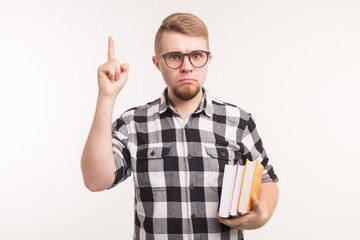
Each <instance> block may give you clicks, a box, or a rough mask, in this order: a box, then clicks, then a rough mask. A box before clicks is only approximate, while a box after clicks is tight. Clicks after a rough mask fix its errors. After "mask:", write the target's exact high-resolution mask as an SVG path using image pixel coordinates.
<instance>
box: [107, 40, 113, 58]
mask: <svg viewBox="0 0 360 240" xmlns="http://www.w3.org/2000/svg"><path fill="white" fill-rule="evenodd" d="M114 58H115V49H114V40H113V39H112V37H109V49H108V60H111V59H114Z"/></svg>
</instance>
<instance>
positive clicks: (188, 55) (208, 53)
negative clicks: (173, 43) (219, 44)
mask: <svg viewBox="0 0 360 240" xmlns="http://www.w3.org/2000/svg"><path fill="white" fill-rule="evenodd" d="M194 52H204V53H205V54H206V62H205V63H204V65H202V66H201V67H197V66H195V65H194V64H193V63H192V62H191V59H190V55H191V54H193V53H194ZM170 53H180V54H181V55H182V61H181V64H180V66H178V67H177V68H172V67H170V66H169V65H168V64H167V62H166V56H167V55H168V54H170ZM210 55H211V52H209V51H205V50H194V51H191V52H189V53H182V52H179V51H171V52H168V53H165V54H163V55H161V56H160V58H161V57H162V58H163V59H164V62H165V64H166V66H167V67H168V68H170V69H178V68H180V67H181V66H182V65H183V63H184V59H185V56H187V57H188V58H189V62H190V63H191V65H193V66H194V67H195V68H202V67H204V66H205V65H206V64H207V62H208V61H209V56H210Z"/></svg>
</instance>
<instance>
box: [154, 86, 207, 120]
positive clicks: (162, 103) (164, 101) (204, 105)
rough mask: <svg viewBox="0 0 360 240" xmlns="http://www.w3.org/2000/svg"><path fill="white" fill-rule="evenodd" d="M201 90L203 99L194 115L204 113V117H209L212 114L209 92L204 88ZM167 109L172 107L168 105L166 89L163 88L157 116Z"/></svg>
mask: <svg viewBox="0 0 360 240" xmlns="http://www.w3.org/2000/svg"><path fill="white" fill-rule="evenodd" d="M202 90H203V93H204V97H203V99H202V100H201V102H200V105H199V107H198V108H197V109H196V110H195V112H194V113H199V112H202V111H204V113H205V114H206V116H208V117H211V116H212V113H213V108H212V99H211V96H210V94H209V92H208V91H207V90H206V89H205V88H202ZM168 108H172V106H171V105H170V101H169V99H168V98H167V88H165V89H164V91H163V92H162V94H161V97H160V105H159V114H162V113H164V112H165V111H166V110H167V109H168Z"/></svg>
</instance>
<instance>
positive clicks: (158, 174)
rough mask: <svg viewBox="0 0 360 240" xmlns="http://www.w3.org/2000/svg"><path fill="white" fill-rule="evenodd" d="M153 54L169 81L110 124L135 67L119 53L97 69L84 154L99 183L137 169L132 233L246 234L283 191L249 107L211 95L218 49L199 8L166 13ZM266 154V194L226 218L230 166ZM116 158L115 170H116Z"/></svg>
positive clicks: (89, 178) (87, 177)
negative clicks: (223, 196) (210, 73)
mask: <svg viewBox="0 0 360 240" xmlns="http://www.w3.org/2000/svg"><path fill="white" fill-rule="evenodd" d="M155 54H156V55H155V56H154V57H153V62H154V64H155V66H156V67H157V68H158V69H159V71H160V72H161V74H162V76H163V79H164V81H165V83H166V85H167V88H166V89H165V90H164V91H163V93H162V95H161V97H160V98H159V99H157V100H155V101H153V102H150V103H148V104H146V105H144V106H139V107H136V108H132V109H130V110H128V111H126V112H125V113H123V114H122V115H121V116H120V117H119V118H118V119H117V120H116V121H114V122H113V124H111V121H112V110H113V106H114V103H115V99H116V96H117V94H118V93H119V92H120V91H121V89H122V88H123V86H124V84H125V82H126V80H127V78H128V73H129V66H128V64H126V63H123V64H120V63H119V60H118V59H116V58H115V54H114V42H113V40H112V38H111V37H110V38H109V50H108V62H107V63H105V64H104V65H101V66H100V67H99V69H98V82H99V94H98V101H97V107H96V113H95V117H94V121H93V125H92V127H91V130H90V133H89V137H88V140H87V142H86V145H85V148H84V152H83V156H82V172H83V177H84V182H85V185H86V186H87V187H88V188H89V189H90V190H91V191H102V190H105V189H108V188H111V187H114V186H115V185H116V184H118V183H119V182H121V181H123V180H124V179H126V178H127V177H129V176H130V175H131V173H132V174H133V180H134V185H135V231H134V239H243V234H242V230H244V229H255V228H259V227H261V226H262V225H264V224H265V223H266V222H267V221H268V220H269V218H270V216H271V214H272V212H273V210H274V208H275V206H276V203H277V198H278V188H277V184H276V181H277V180H278V179H277V176H276V175H275V173H274V171H273V168H272V166H271V165H270V164H269V163H268V157H267V155H266V153H265V150H264V149H263V147H262V142H261V139H260V137H259V136H258V134H257V131H256V128H255V123H254V121H253V119H252V117H251V115H250V114H249V113H247V112H245V111H244V110H242V109H240V108H238V107H236V106H234V105H230V104H227V103H224V102H221V101H219V100H216V99H214V98H212V97H211V96H210V95H209V93H208V92H207V91H206V90H205V89H204V88H203V84H204V82H205V79H206V73H207V69H208V66H209V63H210V62H211V59H212V55H211V53H210V52H209V41H208V31H207V27H206V26H205V24H204V23H203V22H202V21H201V20H200V19H199V18H197V17H196V16H194V15H191V14H187V13H176V14H172V15H170V16H168V17H167V18H165V19H164V21H163V23H162V25H161V26H160V28H159V30H158V32H157V34H156V38H155ZM246 159H249V160H250V161H253V160H256V159H259V160H260V161H261V163H262V165H263V166H264V167H265V170H264V173H263V180H262V184H261V190H260V194H259V198H258V199H256V198H255V197H253V198H252V210H251V212H250V213H249V214H247V215H245V216H241V217H235V218H229V219H223V218H221V217H219V216H218V214H217V211H218V207H219V199H220V193H221V186H222V178H223V171H224V165H225V164H232V165H233V164H236V163H237V162H240V163H241V164H245V161H246ZM114 164H115V174H114Z"/></svg>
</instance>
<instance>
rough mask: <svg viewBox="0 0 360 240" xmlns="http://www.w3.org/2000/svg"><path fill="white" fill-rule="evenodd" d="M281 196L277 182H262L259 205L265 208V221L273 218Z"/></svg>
mask: <svg viewBox="0 0 360 240" xmlns="http://www.w3.org/2000/svg"><path fill="white" fill-rule="evenodd" d="M278 198H279V188H278V186H277V183H276V182H266V183H262V184H261V187H260V193H259V205H260V206H261V207H262V208H263V209H264V210H265V211H264V212H265V222H264V224H265V223H266V222H267V221H268V220H269V219H270V218H271V216H272V213H273V212H274V210H275V207H276V204H277V201H278Z"/></svg>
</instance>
